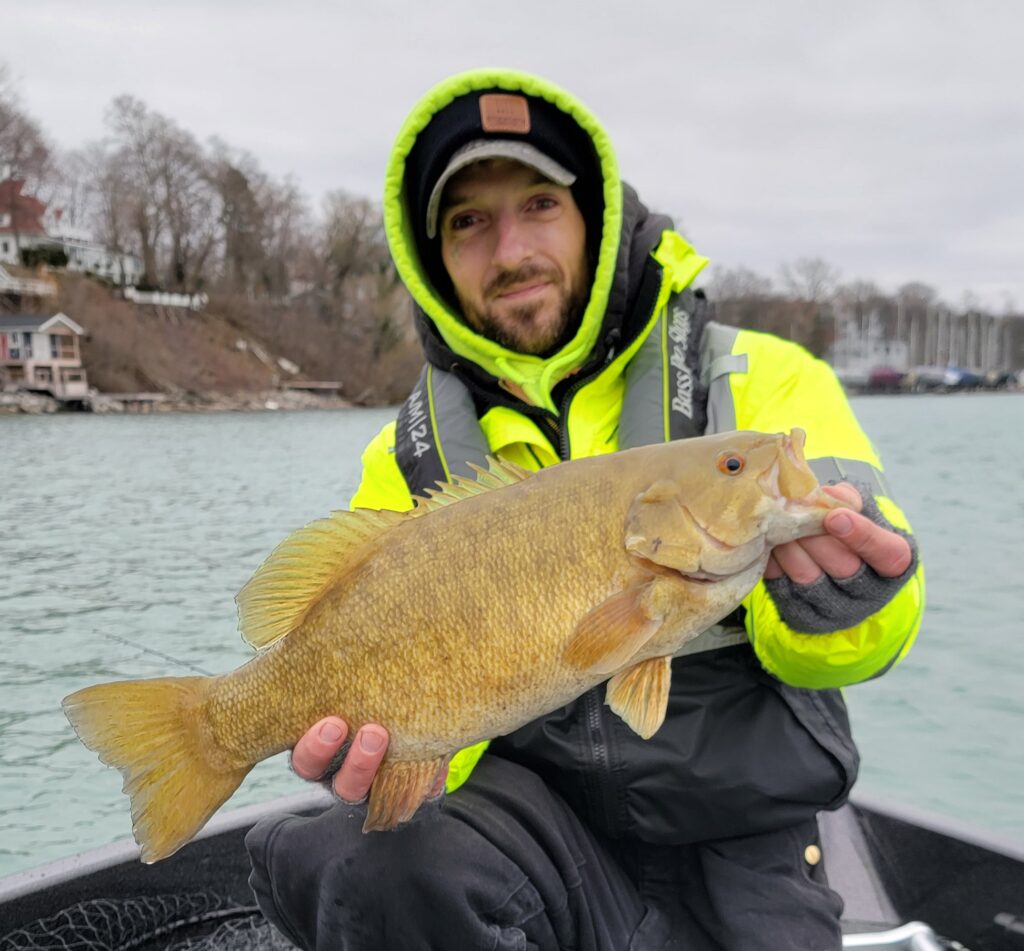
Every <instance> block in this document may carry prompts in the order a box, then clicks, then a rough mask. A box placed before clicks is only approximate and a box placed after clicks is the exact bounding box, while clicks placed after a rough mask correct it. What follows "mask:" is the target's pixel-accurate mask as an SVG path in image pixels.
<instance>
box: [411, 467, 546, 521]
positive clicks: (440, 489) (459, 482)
mask: <svg viewBox="0 0 1024 951" xmlns="http://www.w3.org/2000/svg"><path fill="white" fill-rule="evenodd" d="M468 465H469V467H470V469H472V470H473V471H474V472H475V473H476V478H475V479H467V478H466V477H465V476H460V475H457V476H455V477H454V478H453V479H452V481H451V482H438V483H437V488H436V489H427V494H426V495H425V496H423V495H414V496H413V500H414V501H415V502H416V509H415V511H414V514H415V515H425V514H426V513H427V512H433V511H436V510H437V509H440V508H444V507H445V506H446V505H451V504H452V503H453V502H461V501H462V500H463V499H468V498H471V497H472V496H474V495H483V493H485V492H490V491H491V490H492V489H501V488H503V487H504V486H506V485H515V483H517V482H522V481H523V480H524V479H528V478H530V476H532V475H534V473H532V472H531V471H530V470H529V469H524V468H523V467H522V466H519V465H516V464H515V463H514V462H507V461H506V460H503V459H496V458H495V457H494V456H488V457H487V466H488V468H486V469H484V468H483V467H482V466H478V465H475V464H474V463H472V462H470V463H468Z"/></svg>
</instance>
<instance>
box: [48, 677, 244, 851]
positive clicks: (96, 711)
mask: <svg viewBox="0 0 1024 951" xmlns="http://www.w3.org/2000/svg"><path fill="white" fill-rule="evenodd" d="M214 682H215V678H211V677H164V678H159V679H156V680H122V681H118V682H116V683H107V684H97V685H96V686H94V687H86V688H85V689H84V690H79V691H78V692H77V693H73V694H71V696H69V697H66V698H65V699H64V703H63V708H64V714H65V716H67V718H68V720H70V721H71V725H72V726H73V727H74V728H75V732H76V733H77V734H78V736H79V738H80V739H81V741H82V742H83V743H84V744H85V745H86V746H87V747H88V748H89V749H91V750H93V751H94V752H95V753H97V754H99V758H100V761H101V762H103V763H105V764H106V765H107V766H113V767H115V768H116V769H118V770H120V771H121V775H122V776H124V785H123V786H122V787H121V788H122V791H123V792H125V793H126V794H127V795H128V797H129V798H130V800H131V810H132V832H133V833H134V835H135V841H136V842H138V843H139V846H140V847H141V851H142V861H143V862H146V863H147V864H148V863H152V862H156V861H158V860H159V859H162V858H166V857H167V856H168V855H171V854H172V853H174V852H176V851H177V850H178V849H180V848H181V847H182V846H183V845H184V844H185V843H186V842H188V840H189V839H191V838H192V836H193V835H195V833H196V832H198V831H199V829H201V828H202V826H203V825H204V824H205V822H206V820H207V819H209V818H210V816H211V815H213V813H214V812H216V810H217V809H218V808H219V807H220V806H221V805H222V804H223V803H224V802H225V800H227V799H228V798H229V797H230V796H231V794H232V793H233V792H234V791H235V790H236V789H237V788H238V787H239V785H241V782H242V780H243V779H245V777H246V774H247V773H248V772H249V770H250V769H252V764H249V765H248V766H244V767H232V766H231V765H230V764H226V763H220V764H217V763H213V762H211V761H210V758H209V757H208V756H206V755H204V752H205V751H206V749H208V748H209V741H208V740H205V741H204V739H203V737H202V735H201V734H200V730H199V722H198V721H199V719H200V717H199V716H198V714H199V713H200V710H201V707H202V703H203V701H204V699H205V698H206V696H207V695H208V694H209V691H210V688H211V687H212V686H213V683H214Z"/></svg>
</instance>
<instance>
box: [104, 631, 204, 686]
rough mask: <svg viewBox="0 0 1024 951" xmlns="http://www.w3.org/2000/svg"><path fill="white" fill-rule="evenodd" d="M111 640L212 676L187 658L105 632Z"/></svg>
mask: <svg viewBox="0 0 1024 951" xmlns="http://www.w3.org/2000/svg"><path fill="white" fill-rule="evenodd" d="M106 636H107V637H109V638H110V639H111V640H112V641H120V642H121V643H122V644H126V645H127V646H128V647H134V648H135V649H136V650H139V651H144V652H145V653H147V654H152V655H153V656H154V657H160V658H162V659H163V660H169V661H170V662H171V663H172V664H180V665H181V666H182V667H187V668H188V669H189V670H194V671H195V672H196V673H197V674H202V675H203V676H204V677H213V676H215V675H214V674H211V673H210V672H209V671H208V670H203V668H202V667H197V666H196V665H195V664H191V663H189V662H188V661H187V660H178V658H177V657H171V655H170V654H164V653H161V652H160V651H158V650H154V649H153V648H152V647H144V646H143V645H142V644H136V643H134V642H133V641H130V640H128V638H127V637H121V635H120V634H107V635H106Z"/></svg>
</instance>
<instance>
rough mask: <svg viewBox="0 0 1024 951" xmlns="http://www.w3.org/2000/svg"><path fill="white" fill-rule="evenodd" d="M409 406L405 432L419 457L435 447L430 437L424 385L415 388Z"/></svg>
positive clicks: (413, 452)
mask: <svg viewBox="0 0 1024 951" xmlns="http://www.w3.org/2000/svg"><path fill="white" fill-rule="evenodd" d="M407 406H408V410H409V415H408V416H407V417H406V420H405V434H406V436H407V437H408V439H409V444H410V445H411V446H412V447H413V449H412V454H413V455H414V456H415V457H416V458H417V459H419V457H420V456H422V455H423V453H425V452H430V450H431V449H433V443H432V442H431V441H430V440H429V438H428V437H429V436H430V421H429V419H428V416H427V408H426V403H425V400H424V398H423V388H422V387H419V386H418V387H416V389H415V390H413V392H412V394H411V395H410V396H409V402H408V404H407Z"/></svg>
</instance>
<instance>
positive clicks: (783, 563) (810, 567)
mask: <svg viewBox="0 0 1024 951" xmlns="http://www.w3.org/2000/svg"><path fill="white" fill-rule="evenodd" d="M772 557H773V558H774V559H775V561H776V563H777V564H778V566H779V567H780V568H781V569H782V571H783V573H784V574H786V575H788V576H789V577H790V578H791V579H792V580H793V581H795V582H796V583H797V584H810V583H811V582H812V581H817V580H818V578H820V577H821V569H820V568H819V567H818V563H817V562H816V561H815V560H814V559H813V558H812V557H811V556H810V555H809V554H807V552H806V551H805V550H804V548H803V546H802V545H801V544H800V542H786V543H785V544H784V545H776V546H775V547H774V548H773V549H772Z"/></svg>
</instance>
